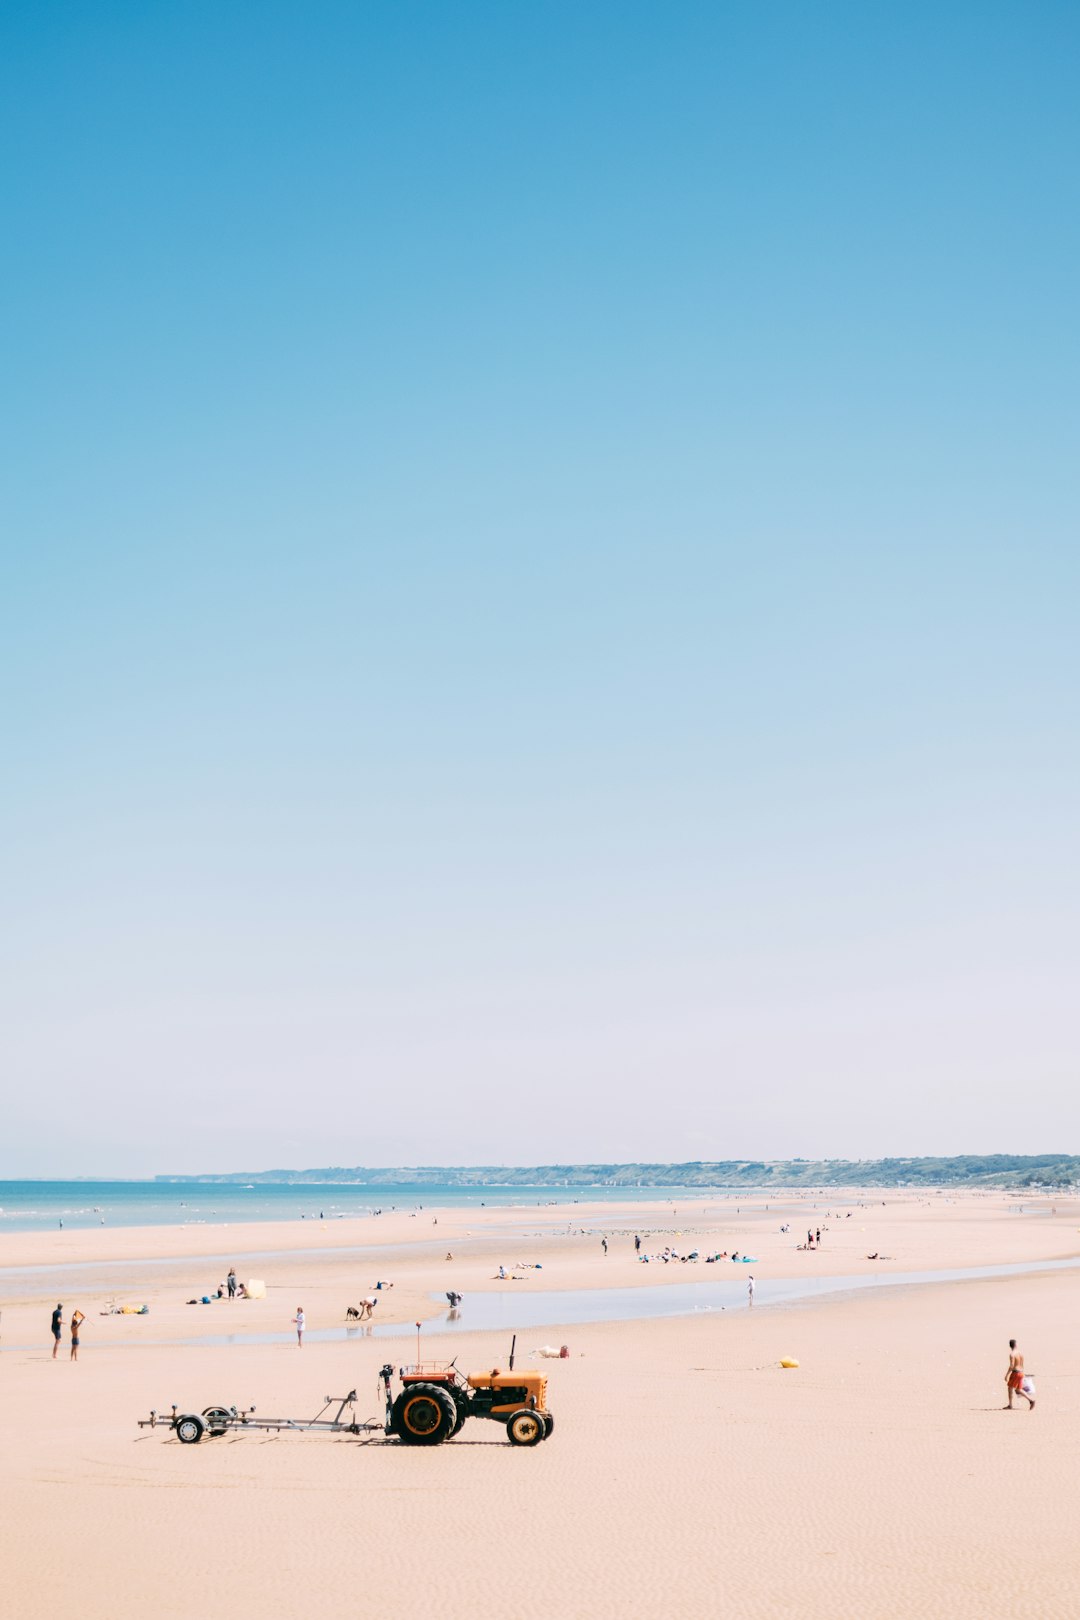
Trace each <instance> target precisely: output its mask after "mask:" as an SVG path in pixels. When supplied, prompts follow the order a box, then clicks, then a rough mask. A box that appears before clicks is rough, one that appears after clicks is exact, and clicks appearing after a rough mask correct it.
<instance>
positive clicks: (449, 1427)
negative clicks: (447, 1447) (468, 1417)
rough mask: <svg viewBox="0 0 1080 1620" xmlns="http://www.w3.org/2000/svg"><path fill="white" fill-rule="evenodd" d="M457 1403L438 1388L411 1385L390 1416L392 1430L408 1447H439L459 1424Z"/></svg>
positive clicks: (448, 1393) (402, 1393)
mask: <svg viewBox="0 0 1080 1620" xmlns="http://www.w3.org/2000/svg"><path fill="white" fill-rule="evenodd" d="M457 1415H458V1412H457V1403H456V1402H455V1400H454V1397H453V1396H452V1395H451V1394H450V1392H449V1391H448V1390H445V1389H440V1388H439V1386H438V1384H410V1385H409V1386H408V1388H407V1389H403V1390H402V1392H401V1394H400V1395H399V1396H398V1398H397V1400H396V1401H395V1402H394V1405H393V1407H392V1409H391V1412H390V1427H391V1429H392V1430H393V1432H394V1433H395V1434H396V1435H397V1437H398V1439H399V1440H403V1441H404V1442H405V1444H406V1445H407V1446H437V1445H441V1443H442V1442H443V1441H444V1440H449V1438H450V1436H451V1434H452V1433H453V1432H454V1425H455V1423H456V1422H457Z"/></svg>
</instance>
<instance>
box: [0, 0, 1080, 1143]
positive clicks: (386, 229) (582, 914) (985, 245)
mask: <svg viewBox="0 0 1080 1620" xmlns="http://www.w3.org/2000/svg"><path fill="white" fill-rule="evenodd" d="M0 44H2V46H3V49H2V51H0V77H2V80H3V83H2V86H0V89H2V94H0V120H2V124H3V129H2V135H3V151H4V153H5V159H4V165H3V167H4V192H3V198H4V201H3V208H4V226H5V241H6V247H5V252H4V254H3V255H2V257H0V293H2V297H0V322H2V326H3V353H4V357H5V363H4V386H3V390H2V394H3V442H4V451H5V461H6V471H5V476H4V479H3V493H2V495H0V501H2V507H0V516H2V521H3V531H4V534H5V536H6V538H5V541H4V549H5V568H4V577H5V587H4V591H3V593H2V600H0V632H2V648H3V651H2V653H0V662H2V673H3V694H4V695H3V704H4V710H3V728H4V736H5V747H4V757H5V767H6V768H5V772H4V775H5V782H6V785H5V792H4V794H3V804H2V807H0V834H2V847H3V850H4V862H3V864H4V868H5V871H4V883H3V888H4V896H5V900H4V908H3V909H4V913H5V919H6V920H5V927H4V930H3V936H4V943H3V961H2V962H0V978H2V986H0V1027H2V1033H0V1063H2V1073H3V1075H4V1077H5V1079H6V1080H7V1081H8V1082H9V1083H10V1088H11V1091H12V1093H13V1094H14V1097H15V1103H14V1112H13V1116H12V1129H11V1131H10V1133H8V1132H5V1137H6V1141H5V1147H4V1152H3V1154H2V1155H0V1171H2V1172H3V1173H6V1174H9V1175H18V1174H43V1175H44V1174H49V1173H55V1174H61V1175H62V1174H71V1173H80V1172H81V1173H92V1172H100V1173H117V1174H125V1173H139V1172H141V1171H153V1170H157V1169H175V1170H198V1169H204V1168H205V1169H215V1168H218V1169H227V1168H259V1167H261V1166H264V1165H267V1164H274V1163H280V1164H318V1163H333V1162H344V1163H361V1162H362V1163H369V1164H378V1163H413V1162H424V1163H440V1162H478V1161H506V1162H518V1163H521V1162H536V1161H547V1160H550V1159H564V1160H578V1159H636V1158H642V1157H650V1158H663V1159H669V1158H670V1159H681V1158H698V1157H710V1158H711V1157H721V1158H722V1157H737V1156H748V1157H751V1156H752V1157H762V1156H772V1155H777V1156H780V1155H786V1154H804V1155H806V1156H811V1155H815V1154H818V1153H836V1154H850V1155H873V1154H877V1153H879V1152H896V1153H904V1152H920V1151H926V1152H937V1151H944V1152H948V1151H958V1152H959V1151H969V1150H970V1151H981V1150H991V1149H998V1150H1006V1151H1007V1150H1016V1151H1025V1150H1027V1151H1048V1150H1051V1149H1054V1148H1060V1149H1061V1150H1063V1151H1065V1150H1068V1149H1070V1148H1073V1147H1074V1146H1075V1145H1076V1141H1077V1126H1078V1124H1080V1103H1078V1102H1077V1096H1078V1095H1080V1093H1078V1091H1077V1087H1076V1079H1077V1072H1076V1070H1077V1061H1076V1052H1077V1034H1078V1029H1077V1023H1078V1020H1077V1014H1076V1008H1075V999H1076V998H1075V984H1076V982H1077V969H1078V967H1080V962H1078V955H1080V951H1078V945H1077V941H1078V937H1080V933H1078V922H1080V905H1078V901H1080V884H1078V879H1077V866H1076V858H1075V827H1076V825H1077V819H1078V810H1080V804H1078V798H1080V794H1078V773H1077V762H1076V745H1075V738H1076V725H1077V696H1078V684H1080V683H1078V667H1077V665H1078V660H1077V650H1076V649H1077V633H1076V632H1077V625H1076V619H1077V600H1078V598H1077V587H1078V584H1080V580H1078V577H1077V576H1078V573H1080V564H1078V552H1077V544H1076V512H1077V472H1076V464H1077V463H1076V438H1077V426H1078V422H1077V417H1078V408H1077V400H1078V390H1077V383H1078V368H1077V360H1078V353H1077V350H1078V328H1077V319H1076V288H1077V286H1078V285H1080V262H1078V261H1080V253H1078V247H1080V208H1078V202H1080V198H1078V195H1077V192H1078V189H1080V183H1078V178H1077V177H1078V176H1080V141H1078V133H1080V114H1078V112H1077V103H1076V96H1075V83H1076V74H1077V69H1078V67H1080V61H1078V56H1080V20H1078V18H1077V15H1076V13H1075V10H1074V9H1073V8H1071V7H1069V6H1066V5H1055V4H1041V5H1040V4H1036V5H1024V6H1021V5H1018V4H1017V5H1004V4H998V5H994V4H989V5H987V4H981V5H978V6H976V5H964V4H951V5H946V6H936V7H931V6H929V5H924V6H920V5H910V6H906V7H903V8H893V9H892V10H887V9H886V8H884V7H868V6H864V5H839V4H834V5H828V4H826V5H822V6H817V7H807V6H804V5H784V4H771V5H762V6H751V5H741V6H735V5H715V4H714V5H700V6H699V5H691V4H674V5H671V6H666V7H654V6H644V5H633V4H630V5H628V4H620V5H617V6H616V5H597V6H586V7H582V6H559V5H537V6H531V7H526V6H517V5H506V4H491V5H472V4H463V5H459V6H456V7H449V6H430V5H418V4H416V5H413V4H409V5H401V6H393V7H392V6H389V5H369V6H363V7H354V6H334V5H326V6H322V7H318V8H311V7H300V6H296V5H272V4H271V5H265V6H260V7H258V8H255V7H242V6H231V7H229V6H226V7H221V6H215V7H210V6H206V5H189V6H185V7H183V8H165V7H134V6H130V5H123V4H116V5H112V6H107V5H99V6H97V7H93V8H85V7H82V8H77V7H74V6H64V5H57V6H53V7H49V8H42V7H29V6H22V7H18V6H10V7H8V8H6V9H5V14H4V21H3V24H2V26H0ZM523 1090H524V1091H527V1094H528V1097H529V1098H530V1099H531V1101H530V1102H529V1104H528V1105H525V1106H523V1105H522V1104H521V1103H520V1102H519V1101H518V1098H519V1096H520V1094H521V1093H522V1091H523ZM450 1098H452V1099H453V1102H452V1104H450V1103H448V1099H450ZM1019 1099H1022V1106H1020V1104H1019ZM207 1127H209V1131H208V1132H207Z"/></svg>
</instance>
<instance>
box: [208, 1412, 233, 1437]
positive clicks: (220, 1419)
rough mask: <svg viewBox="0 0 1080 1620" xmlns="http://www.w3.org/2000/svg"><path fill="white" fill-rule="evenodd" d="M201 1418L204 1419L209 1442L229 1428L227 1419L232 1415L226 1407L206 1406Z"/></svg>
mask: <svg viewBox="0 0 1080 1620" xmlns="http://www.w3.org/2000/svg"><path fill="white" fill-rule="evenodd" d="M203 1417H204V1418H205V1419H206V1427H207V1429H208V1430H209V1433H210V1438H211V1440H216V1439H217V1437H218V1436H219V1435H221V1434H224V1433H225V1430H226V1429H227V1428H228V1427H229V1419H230V1418H231V1417H232V1413H231V1412H230V1411H229V1408H228V1407H227V1406H208V1407H207V1408H206V1411H205V1412H204V1413H203Z"/></svg>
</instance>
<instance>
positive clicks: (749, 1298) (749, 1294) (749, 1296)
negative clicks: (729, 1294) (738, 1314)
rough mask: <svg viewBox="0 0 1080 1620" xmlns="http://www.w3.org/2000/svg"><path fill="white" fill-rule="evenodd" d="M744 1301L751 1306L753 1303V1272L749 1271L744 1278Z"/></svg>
mask: <svg viewBox="0 0 1080 1620" xmlns="http://www.w3.org/2000/svg"><path fill="white" fill-rule="evenodd" d="M746 1303H747V1304H748V1305H749V1306H750V1307H751V1309H752V1308H753V1304H754V1274H753V1272H751V1273H750V1275H749V1277H747V1279H746Z"/></svg>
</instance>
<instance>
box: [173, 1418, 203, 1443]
mask: <svg viewBox="0 0 1080 1620" xmlns="http://www.w3.org/2000/svg"><path fill="white" fill-rule="evenodd" d="M205 1433H206V1424H205V1422H204V1421H203V1419H202V1418H201V1417H200V1416H199V1414H198V1413H197V1412H185V1413H184V1415H183V1417H179V1418H177V1420H176V1438H177V1439H178V1440H179V1442H180V1444H181V1445H182V1446H197V1445H198V1443H199V1441H200V1440H201V1439H202V1437H203V1435H204V1434H205Z"/></svg>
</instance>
